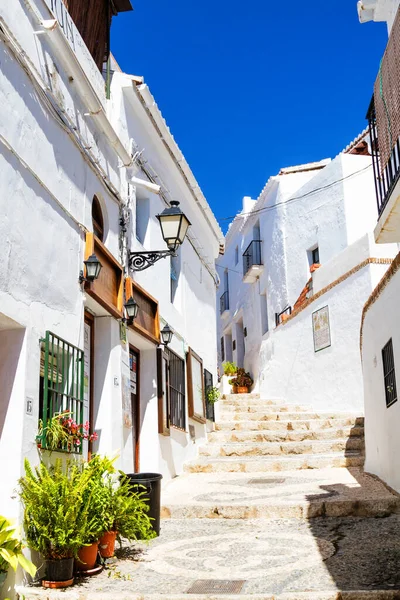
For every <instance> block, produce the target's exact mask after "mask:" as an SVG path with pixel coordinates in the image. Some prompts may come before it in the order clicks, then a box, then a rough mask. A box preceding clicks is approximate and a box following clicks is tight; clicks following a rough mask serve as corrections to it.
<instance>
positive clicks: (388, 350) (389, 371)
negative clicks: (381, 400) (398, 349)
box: [382, 339, 397, 408]
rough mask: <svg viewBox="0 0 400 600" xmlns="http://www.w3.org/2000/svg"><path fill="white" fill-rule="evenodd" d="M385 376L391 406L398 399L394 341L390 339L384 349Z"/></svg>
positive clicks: (387, 402) (387, 398)
mask: <svg viewBox="0 0 400 600" xmlns="http://www.w3.org/2000/svg"><path fill="white" fill-rule="evenodd" d="M382 363H383V378H384V382H385V397H386V406H387V407H388V408H389V406H391V405H392V404H394V403H395V402H396V400H397V389H396V373H395V368H394V354H393V343H392V340H391V339H390V340H389V341H388V343H387V344H386V346H384V348H383V349H382Z"/></svg>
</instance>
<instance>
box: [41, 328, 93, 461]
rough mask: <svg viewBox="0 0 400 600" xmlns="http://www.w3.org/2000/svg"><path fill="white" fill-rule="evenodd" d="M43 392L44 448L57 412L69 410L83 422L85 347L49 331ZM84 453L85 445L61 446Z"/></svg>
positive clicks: (43, 361)
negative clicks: (47, 434)
mask: <svg viewBox="0 0 400 600" xmlns="http://www.w3.org/2000/svg"><path fill="white" fill-rule="evenodd" d="M41 343H42V349H41V360H40V377H41V382H40V383H41V393H40V407H39V414H40V418H41V420H42V423H43V426H42V430H43V434H42V439H41V445H42V448H46V447H47V439H46V427H47V425H48V423H49V421H50V420H51V419H52V418H53V417H54V416H56V415H59V414H60V413H62V412H64V411H68V413H69V414H68V416H69V417H71V419H73V420H74V421H75V422H76V424H77V425H78V426H82V424H83V396H84V360H83V351H82V350H80V349H79V348H76V347H75V346H73V345H72V344H70V343H69V342H66V341H65V340H63V339H61V338H59V337H57V336H56V335H54V334H53V333H51V332H50V331H46V337H45V338H44V339H43V340H41ZM58 450H60V451H61V452H62V451H68V450H69V451H71V450H72V451H73V452H77V453H82V445H80V446H79V447H78V446H76V447H74V448H72V449H71V448H67V447H66V445H65V446H63V447H60V448H58Z"/></svg>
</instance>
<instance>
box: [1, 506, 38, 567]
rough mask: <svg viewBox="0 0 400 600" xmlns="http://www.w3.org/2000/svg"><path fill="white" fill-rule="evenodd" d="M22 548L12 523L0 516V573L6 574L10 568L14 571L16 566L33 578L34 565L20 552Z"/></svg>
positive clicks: (16, 530) (17, 532)
mask: <svg viewBox="0 0 400 600" xmlns="http://www.w3.org/2000/svg"><path fill="white" fill-rule="evenodd" d="M22 549H23V546H22V542H21V538H20V535H19V531H18V529H17V528H16V527H14V525H13V523H12V522H11V521H9V520H8V519H6V518H5V517H3V516H1V515H0V573H6V572H7V571H8V569H9V568H10V567H11V568H12V569H13V570H14V571H16V570H17V567H18V565H21V567H22V568H23V569H24V570H25V571H26V572H27V573H29V575H31V576H32V577H34V575H35V573H36V567H35V565H34V564H33V563H32V562H31V561H30V560H28V559H27V558H26V557H25V556H24V555H23V552H22Z"/></svg>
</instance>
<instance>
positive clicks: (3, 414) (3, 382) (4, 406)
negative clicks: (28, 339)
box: [0, 329, 25, 440]
mask: <svg viewBox="0 0 400 600" xmlns="http://www.w3.org/2000/svg"><path fill="white" fill-rule="evenodd" d="M24 336H25V329H11V330H10V329H5V330H4V329H3V330H0V440H1V435H2V433H3V429H4V425H5V423H6V420H7V416H8V418H9V419H10V418H11V417H10V415H9V411H11V410H12V406H11V404H12V403H11V398H12V393H13V388H14V383H15V375H16V371H17V368H18V362H19V357H20V354H21V350H22V345H23V342H24ZM21 410H22V408H21Z"/></svg>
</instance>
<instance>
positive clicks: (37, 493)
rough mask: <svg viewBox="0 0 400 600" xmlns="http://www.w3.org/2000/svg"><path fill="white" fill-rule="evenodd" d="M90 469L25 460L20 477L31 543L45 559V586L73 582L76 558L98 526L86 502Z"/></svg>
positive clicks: (26, 530) (27, 536) (55, 586)
mask: <svg viewBox="0 0 400 600" xmlns="http://www.w3.org/2000/svg"><path fill="white" fill-rule="evenodd" d="M89 477H90V472H89V471H88V470H85V469H83V470H82V468H81V467H80V466H79V465H77V464H74V463H73V462H71V461H68V462H67V464H66V466H65V467H64V468H63V467H62V463H61V460H57V461H56V463H55V465H53V466H50V467H46V466H45V465H44V464H43V463H41V464H40V465H39V466H38V467H36V468H34V469H33V468H32V467H31V465H30V463H29V461H28V460H27V459H26V460H25V476H24V477H22V478H21V479H20V480H19V484H20V492H19V493H20V497H21V500H22V503H23V506H24V529H25V535H26V540H27V543H28V546H29V547H30V548H32V549H33V550H36V551H37V552H39V553H40V554H41V556H42V557H43V559H44V561H45V566H46V576H45V579H44V580H43V581H42V585H43V586H44V587H51V588H61V587H68V586H69V585H72V583H73V565H74V557H75V556H76V555H77V553H78V550H79V549H80V548H81V547H82V546H84V545H85V544H86V542H87V540H88V537H89V536H90V535H91V532H92V531H94V530H95V528H96V526H97V525H96V519H95V518H94V517H93V516H92V515H91V514H90V513H89V508H90V503H88V504H87V505H85V497H86V499H87V496H85V492H86V490H87V487H88V480H89Z"/></svg>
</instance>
